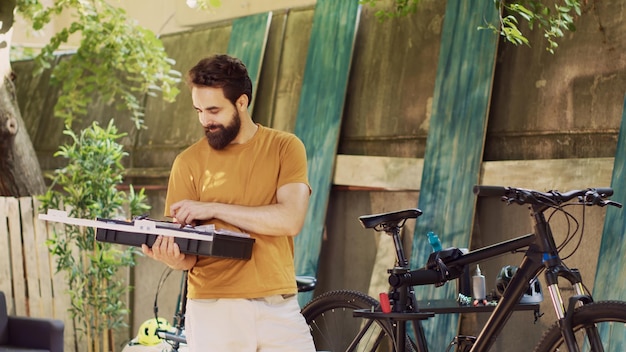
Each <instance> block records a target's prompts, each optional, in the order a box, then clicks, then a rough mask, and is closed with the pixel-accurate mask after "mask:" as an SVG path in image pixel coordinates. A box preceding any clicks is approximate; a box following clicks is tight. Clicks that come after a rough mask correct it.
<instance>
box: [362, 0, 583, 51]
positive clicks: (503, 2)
mask: <svg viewBox="0 0 626 352" xmlns="http://www.w3.org/2000/svg"><path fill="white" fill-rule="evenodd" d="M381 1H388V0H360V3H361V4H364V5H369V6H371V7H378V6H379V3H380V2H381ZM480 1H485V0H480ZM492 1H493V3H494V5H495V6H496V7H497V8H498V11H499V14H500V21H499V23H495V24H494V23H486V24H485V25H484V26H481V27H479V29H490V30H493V31H494V32H496V33H499V34H500V35H501V36H503V37H504V39H505V40H506V41H507V42H509V43H512V44H515V45H520V44H524V45H528V46H530V42H529V40H528V38H526V36H525V35H524V33H522V31H521V30H520V28H519V23H520V20H523V21H526V22H527V23H528V27H529V29H530V30H533V29H534V28H535V27H537V28H541V29H543V31H544V37H545V38H546V40H547V41H548V45H547V47H546V50H548V51H549V52H550V53H553V54H554V51H555V50H556V49H557V48H558V46H559V45H558V43H557V40H558V39H559V38H562V37H563V35H564V32H565V31H571V32H573V31H575V30H576V26H575V25H574V21H575V19H576V18H577V17H579V16H580V15H581V6H582V4H583V2H586V0H549V1H541V0H492ZM419 2H420V0H393V4H394V7H393V9H392V10H378V11H376V13H375V16H376V17H377V18H378V19H379V20H381V21H383V20H386V19H389V18H394V17H402V16H407V15H409V14H412V13H415V12H416V11H417V6H418V4H419ZM546 2H547V3H550V5H546V4H544V3H546Z"/></svg>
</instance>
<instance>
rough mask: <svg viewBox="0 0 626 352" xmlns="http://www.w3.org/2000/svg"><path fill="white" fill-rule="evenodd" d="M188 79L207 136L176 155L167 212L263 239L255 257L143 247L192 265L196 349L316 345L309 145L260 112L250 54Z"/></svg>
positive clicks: (192, 343) (190, 312)
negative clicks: (255, 107) (303, 287)
mask: <svg viewBox="0 0 626 352" xmlns="http://www.w3.org/2000/svg"><path fill="white" fill-rule="evenodd" d="M187 84H188V85H189V87H190V88H191V97H192V101H193V106H194V108H195V109H196V111H197V112H198V119H199V121H200V124H202V126H203V127H204V131H205V135H206V139H205V138H203V139H202V140H200V141H198V142H196V143H195V144H193V145H191V146H190V147H189V148H187V149H186V150H185V151H183V152H182V153H180V154H179V155H178V156H177V157H176V160H175V161H174V164H173V165H172V171H171V174H170V179H169V184H168V191H167V197H166V202H165V216H168V217H172V218H173V219H174V221H175V222H178V223H180V224H181V225H192V226H195V225H200V224H214V225H215V227H216V228H218V229H226V230H232V231H238V232H245V233H248V234H250V235H251V236H252V237H253V238H254V239H255V243H254V245H253V250H252V258H251V259H250V260H236V259H224V258H216V257H202V256H195V255H185V254H183V253H180V250H179V247H178V245H177V244H176V243H174V240H173V238H171V237H162V236H159V237H158V238H157V240H156V242H155V243H154V245H153V246H152V248H148V247H147V246H146V245H144V246H143V247H142V250H143V252H144V253H145V254H146V255H147V256H149V257H151V258H153V259H156V260H159V261H162V262H163V263H165V264H167V265H168V266H169V267H171V268H174V269H180V270H189V275H188V294H187V311H186V317H185V332H186V336H187V340H188V344H189V348H190V351H192V352H195V351H218V352H231V351H289V352H295V351H314V350H315V348H314V346H313V342H312V339H311V335H310V333H309V328H308V326H307V325H306V322H305V321H304V318H303V317H302V315H301V314H300V307H299V305H298V302H297V299H296V295H295V294H296V293H297V288H296V283H295V269H294V260H293V259H294V258H293V253H294V249H293V246H294V242H293V238H294V236H296V235H297V234H298V232H299V231H300V230H301V228H302V226H303V224H304V219H305V216H306V210H307V207H308V202H309V196H310V192H311V190H310V187H309V185H308V179H307V165H306V151H305V149H304V145H303V143H302V142H301V141H300V140H299V139H298V138H297V137H296V136H294V135H293V134H290V133H286V132H281V131H278V130H273V129H270V128H267V127H263V126H261V125H259V124H256V123H254V122H253V121H252V118H251V116H250V113H249V112H248V106H249V105H250V102H251V99H252V83H251V81H250V78H249V76H248V72H247V69H246V67H245V66H244V64H243V63H242V62H241V61H240V60H238V59H236V58H233V57H230V56H227V55H215V56H211V57H208V58H205V59H202V60H200V62H198V64H197V65H196V66H194V67H193V68H192V69H191V70H190V71H189V72H188V74H187Z"/></svg>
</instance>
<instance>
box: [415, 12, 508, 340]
mask: <svg viewBox="0 0 626 352" xmlns="http://www.w3.org/2000/svg"><path fill="white" fill-rule="evenodd" d="M484 21H490V22H491V23H497V21H498V13H497V10H496V8H495V7H494V6H493V3H491V2H490V1H480V2H476V1H467V0H450V1H448V3H447V5H446V14H445V20H444V23H443V28H442V33H441V48H440V52H439V63H438V66H437V78H436V81H435V92H434V97H433V114H432V117H431V120H430V128H429V131H428V138H427V140H426V153H425V156H424V169H423V174H422V182H421V189H420V195H419V202H418V207H419V208H420V209H421V210H422V211H423V212H424V214H423V215H422V216H421V217H420V218H419V219H418V221H417V223H416V226H415V232H414V239H413V247H412V248H413V249H412V255H411V260H410V263H411V266H412V267H414V268H415V267H421V266H423V265H425V264H426V261H427V259H428V256H429V254H430V252H432V249H431V247H430V245H429V244H428V241H427V237H426V233H427V232H428V231H434V232H435V233H437V234H438V235H439V238H440V239H441V241H442V244H443V247H444V248H446V247H452V246H456V247H465V248H467V247H468V244H469V239H470V234H471V230H472V222H473V216H474V208H475V197H474V194H473V193H472V187H473V186H474V185H475V184H477V183H478V181H479V173H480V164H481V161H482V152H483V145H484V140H485V131H486V126H487V116H488V110H489V101H490V96H491V87H492V81H493V71H494V67H495V58H496V49H497V43H498V36H497V35H496V34H495V33H493V32H492V31H488V30H477V27H479V26H482V25H484ZM415 291H416V295H417V298H418V300H419V299H427V298H429V299H433V298H434V299H438V298H452V299H454V298H456V286H455V284H454V282H451V283H448V284H446V285H445V286H443V287H440V288H435V287H432V286H429V287H416V288H415ZM424 327H425V330H426V333H427V339H428V342H429V344H430V346H431V349H432V350H437V351H440V350H443V349H444V348H445V346H447V345H448V343H449V342H450V341H451V340H452V338H453V337H454V336H455V335H456V332H457V330H458V316H457V315H455V314H443V315H437V316H435V318H433V319H430V320H429V321H427V322H425V323H424Z"/></svg>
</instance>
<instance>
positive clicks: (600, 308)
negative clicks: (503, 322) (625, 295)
mask: <svg viewBox="0 0 626 352" xmlns="http://www.w3.org/2000/svg"><path fill="white" fill-rule="evenodd" d="M573 314H574V315H573V317H572V328H573V330H574V334H575V336H576V341H577V344H578V346H579V349H580V351H591V352H596V351H598V350H600V351H604V352H613V351H615V352H623V351H625V347H626V346H625V345H624V341H623V339H624V336H626V302H620V301H602V302H595V303H590V304H586V305H584V306H582V307H579V308H576V310H575V311H574V313H573ZM594 326H595V327H598V331H599V333H600V336H598V338H599V340H600V341H595V342H599V343H601V344H602V346H603V349H594V348H591V347H589V346H590V342H589V339H592V340H594V338H592V337H591V336H593V335H589V336H588V334H587V331H586V329H587V328H589V327H594ZM611 336H619V338H617V339H613V340H612V339H611ZM593 342H594V341H592V343H593ZM556 351H568V349H567V346H566V345H564V340H563V337H562V336H561V331H560V328H559V324H558V322H556V323H554V324H553V325H552V326H551V327H550V329H549V330H548V331H546V332H545V333H544V335H543V336H542V338H541V340H540V342H539V344H538V345H537V347H535V352H556Z"/></svg>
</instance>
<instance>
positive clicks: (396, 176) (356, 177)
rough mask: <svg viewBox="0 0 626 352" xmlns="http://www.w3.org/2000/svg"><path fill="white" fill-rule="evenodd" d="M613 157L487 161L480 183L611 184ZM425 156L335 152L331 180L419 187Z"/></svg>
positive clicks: (403, 188) (387, 187) (526, 185)
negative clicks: (387, 155) (407, 156)
mask: <svg viewBox="0 0 626 352" xmlns="http://www.w3.org/2000/svg"><path fill="white" fill-rule="evenodd" d="M613 161H614V158H581V159H542V160H505V161H488V162H483V163H482V164H481V170H480V181H479V183H480V184H483V185H500V186H515V187H523V188H529V189H537V190H546V191H547V190H552V189H556V190H562V191H565V190H568V189H574V188H581V187H604V186H608V185H610V184H611V173H612V170H613ZM423 166H424V159H417V158H397V157H381V156H366V155H341V154H340V155H337V159H336V164H335V172H334V174H333V184H334V185H335V186H347V187H354V188H364V189H372V190H387V191H419V190H420V187H421V182H420V181H421V178H422V169H423Z"/></svg>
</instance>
